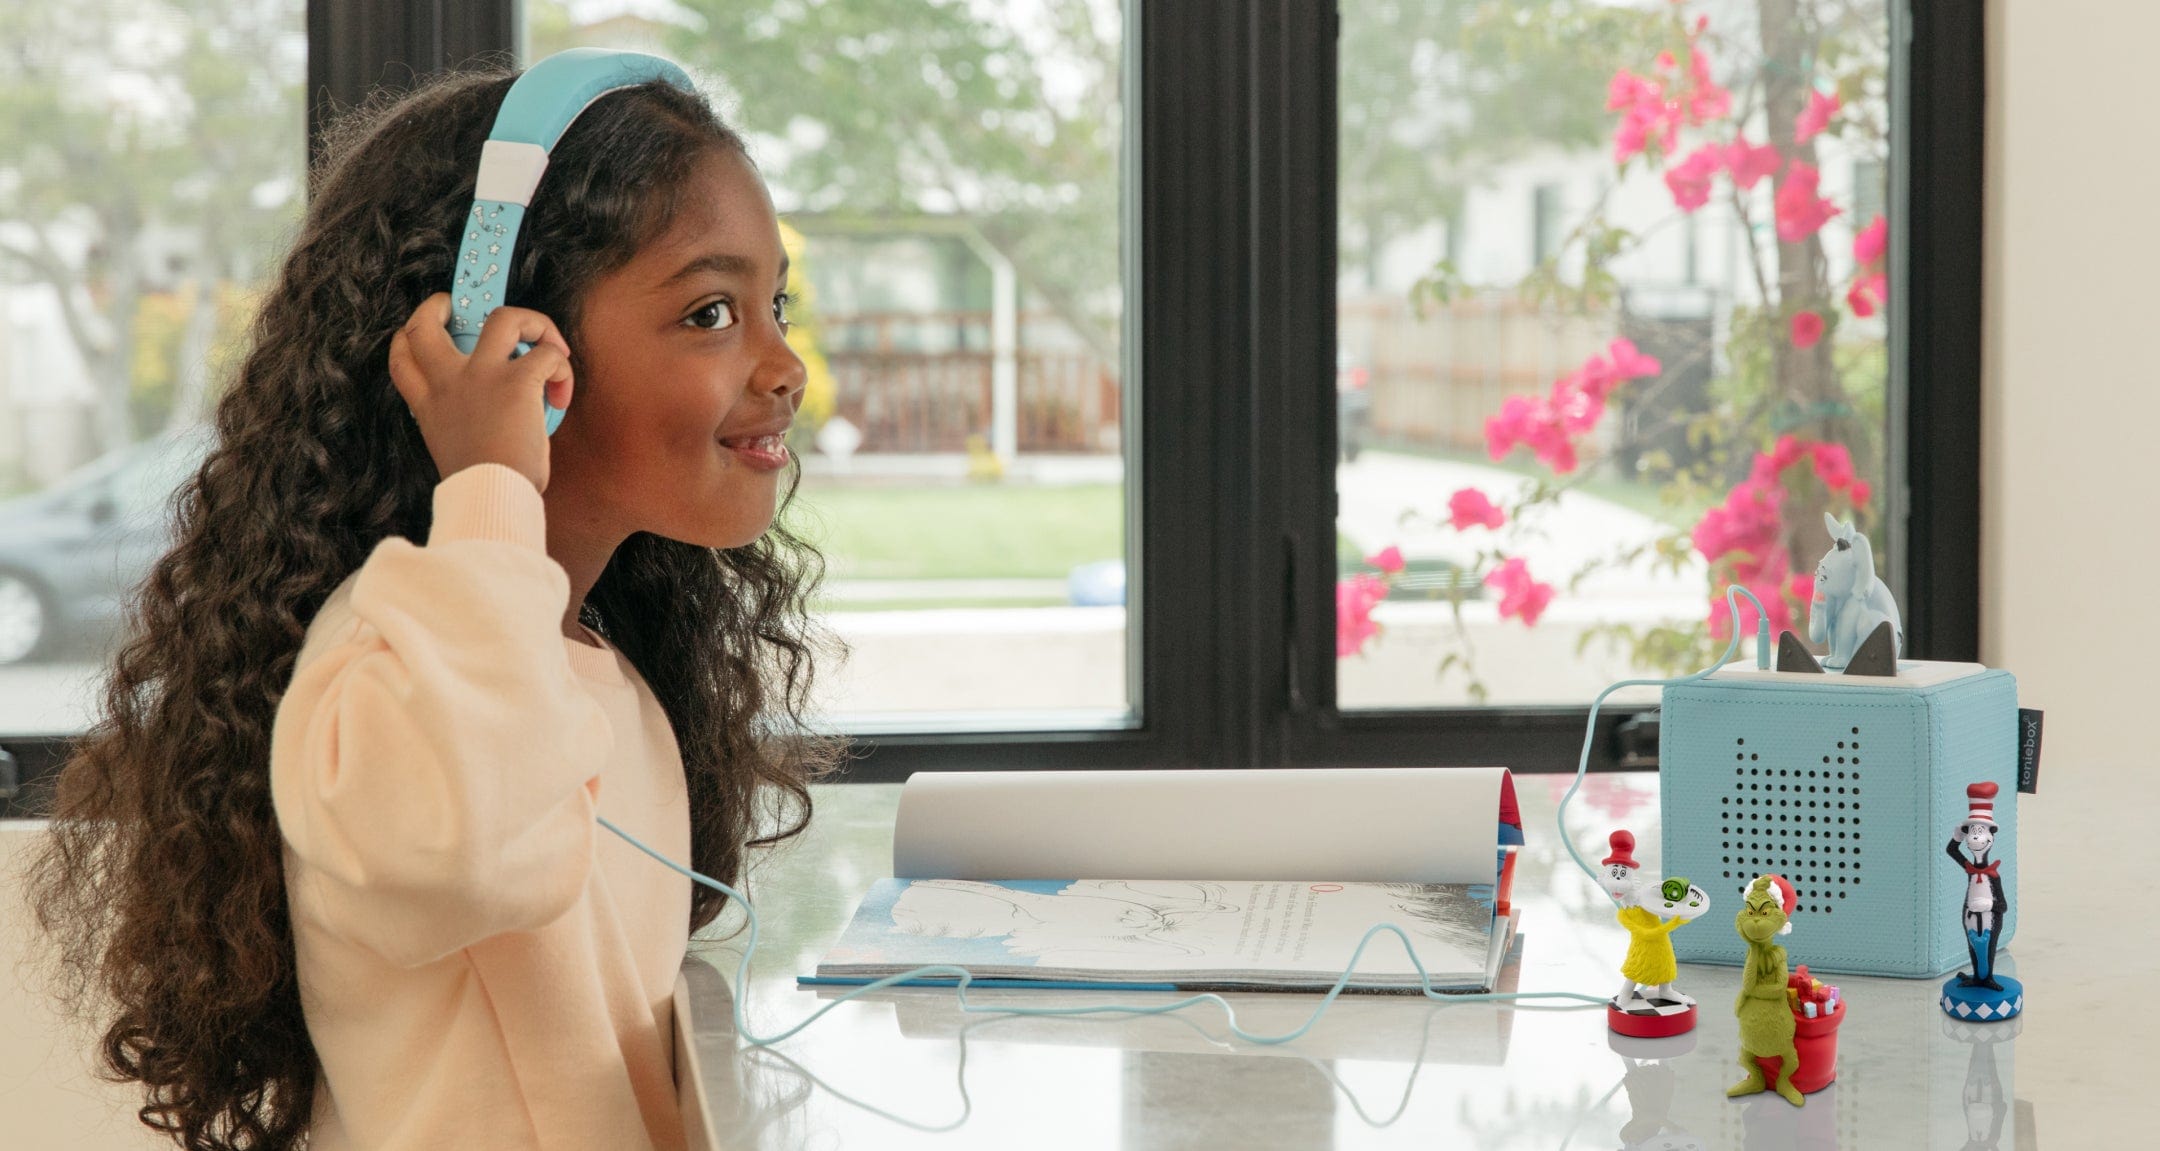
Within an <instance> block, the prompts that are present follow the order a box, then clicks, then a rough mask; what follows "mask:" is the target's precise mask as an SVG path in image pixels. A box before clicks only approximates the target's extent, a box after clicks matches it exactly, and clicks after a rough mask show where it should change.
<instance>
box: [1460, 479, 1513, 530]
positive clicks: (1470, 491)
mask: <svg viewBox="0 0 2160 1151" xmlns="http://www.w3.org/2000/svg"><path fill="white" fill-rule="evenodd" d="M1447 504H1448V522H1449V523H1451V524H1454V525H1455V530H1456V531H1459V532H1460V531H1468V530H1469V529H1471V528H1474V527H1487V528H1497V527H1499V526H1500V525H1501V524H1503V523H1506V522H1507V516H1506V515H1505V514H1504V513H1503V512H1501V510H1500V509H1499V508H1498V507H1496V506H1494V504H1493V502H1492V501H1491V500H1489V499H1486V498H1485V493H1484V492H1481V491H1479V490H1477V489H1476V488H1464V489H1462V490H1461V491H1459V492H1456V493H1455V494H1454V495H1452V496H1449V497H1448V502H1447Z"/></svg>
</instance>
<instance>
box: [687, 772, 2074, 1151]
mask: <svg viewBox="0 0 2160 1151" xmlns="http://www.w3.org/2000/svg"><path fill="white" fill-rule="evenodd" d="M1567 782H1568V780H1567V778H1566V777H1543V776H1527V777H1523V776H1519V777H1517V787H1518V791H1519V794H1520V799H1521V802H1522V807H1523V817H1524V824H1525V826H1526V827H1531V828H1537V829H1549V828H1550V827H1551V826H1552V819H1553V811H1554V808H1555V806H1556V804H1557V801H1558V799H1559V796H1560V793H1561V792H1562V790H1564V788H1565V786H1566V784H1567ZM1656 786H1657V781H1656V777H1655V776H1654V775H1647V774H1619V775H1602V776H1592V777H1590V778H1589V779H1588V780H1587V781H1586V782H1585V784H1584V787H1583V790H1582V792H1581V793H1580V794H1579V795H1578V796H1577V797H1576V801H1575V802H1574V803H1573V804H1571V805H1570V808H1569V812H1568V816H1569V823H1570V825H1571V828H1570V830H1571V832H1572V833H1573V835H1574V836H1575V840H1576V842H1577V843H1579V844H1593V843H1601V842H1603V840H1604V837H1605V834H1606V832H1608V831H1609V830H1611V829H1612V828H1614V827H1621V826H1625V827H1628V828H1631V829H1632V830H1634V831H1635V832H1636V834H1637V835H1638V836H1639V837H1641V838H1642V841H1643V842H1644V843H1645V844H1646V845H1654V844H1656V843H1657V841H1658V840H1657V830H1658V829H1657V823H1658V802H1657V791H1656ZM898 799H899V787H898V786H897V785H865V784H855V785H833V786H823V787H820V788H819V789H817V792H816V801H817V814H816V817H815V818H814V819H813V821H812V825H811V830H810V831H809V832H807V833H805V835H804V836H803V837H802V838H801V839H800V840H798V841H797V842H795V843H793V844H791V845H789V846H788V847H787V848H786V849H784V850H783V851H781V852H780V853H778V854H777V855H775V856H773V857H771V858H769V859H766V860H764V861H762V862H761V863H760V864H759V867H758V870H757V871H755V872H754V873H753V875H752V876H751V883H752V887H751V889H750V895H751V897H752V898H753V899H756V900H758V901H759V907H760V908H761V909H762V918H761V920H760V922H761V931H760V939H759V947H758V954H757V956H756V961H755V967H754V969H753V971H752V972H751V978H750V992H749V999H748V1003H749V1010H748V1014H749V1017H750V1019H751V1021H752V1026H753V1028H754V1029H755V1030H756V1031H758V1032H759V1033H764V1034H770V1033H773V1032H775V1031H779V1030H782V1029H784V1028H786V1027H789V1026H792V1025H793V1024H794V1023H796V1022H797V1021H799V1020H800V1019H802V1018H803V1017H804V1016H805V1015H807V1014H809V1013H810V1012H811V1011H814V1010H816V1009H817V1008H819V1007H821V1006H824V1005H825V1003H826V1001H827V1000H829V999H831V998H834V997H836V996H837V995H838V993H839V992H838V991H836V990H834V989H819V990H818V991H816V992H813V991H811V990H808V989H803V988H799V987H797V986H796V984H795V977H796V975H798V974H800V973H804V972H807V971H809V970H810V969H811V968H813V967H814V966H815V965H816V963H817V960H818V958H819V956H820V955H821V954H822V953H823V951H824V950H825V948H826V947H828V946H829V945H830V944H831V942H832V941H833V939H834V938H836V937H837V936H838V934H839V932H840V929H841V928H842V926H843V925H844V924H845V923H846V921H847V919H848V917H849V916H850V915H851V914H852V913H853V911H854V908H855V904H856V902H857V901H858V900H859V899H860V898H861V896H862V895H863V893H864V892H865V891H866V890H867V889H868V888H869V886H870V884H871V883H872V882H874V881H875V880H877V879H880V878H883V877H884V876H885V875H887V874H888V873H889V872H890V870H891V858H892V826H893V811H894V808H895V805H896V804H897V802H898ZM1530 841H1531V843H1530V846H1529V847H1528V848H1526V849H1525V852H1524V855H1523V857H1522V859H1521V860H1520V862H1519V864H1518V873H1517V877H1516V895H1517V897H1518V898H1517V903H1518V904H1519V905H1520V906H1521V907H1522V909H1523V918H1522V929H1521V941H1520V943H1519V945H1518V947H1517V949H1516V951H1515V954H1514V956H1513V957H1512V959H1511V962H1510V964H1509V965H1508V968H1507V970H1506V972H1505V973H1504V975H1503V983H1504V985H1506V989H1517V990H1525V991H1529V990H1570V991H1582V992H1586V993H1590V994H1596V995H1605V994H1610V993H1611V992H1612V991H1613V990H1615V989H1616V988H1617V984H1618V974H1617V969H1618V965H1619V961H1620V957H1621V956H1622V955H1623V954H1624V953H1625V952H1626V949H1627V936H1626V934H1625V933H1624V932H1623V931H1621V930H1620V928H1619V927H1618V925H1617V924H1615V923H1614V922H1613V917H1612V912H1611V905H1610V903H1609V902H1608V901H1607V900H1606V898H1605V896H1604V895H1603V894H1602V893H1600V892H1599V891H1597V890H1596V889H1595V888H1594V887H1593V886H1592V885H1591V884H1590V882H1589V881H1588V880H1587V879H1586V878H1585V877H1584V876H1583V875H1582V874H1581V873H1580V872H1579V871H1577V870H1576V869H1575V868H1574V867H1573V865H1572V864H1571V863H1570V862H1569V861H1568V860H1567V858H1566V855H1565V853H1564V851H1562V849H1561V848H1560V847H1559V845H1558V843H1557V842H1556V841H1555V839H1554V836H1552V835H1551V834H1549V833H1546V834H1538V833H1536V832H1535V831H1534V832H1533V833H1532V834H1531V836H1530ZM1651 854H1652V856H1653V858H1654V857H1655V850H1654V848H1653V849H1651ZM740 924H741V919H740V916H739V915H738V914H736V913H734V912H732V911H731V912H730V914H728V915H726V916H723V917H722V919H721V921H720V922H719V923H718V924H716V925H715V928H713V929H709V930H708V931H707V932H706V933H705V934H706V935H707V936H709V937H717V936H720V935H727V934H729V933H731V932H732V933H733V935H732V937H731V938H725V939H719V938H715V939H713V941H711V942H705V941H699V942H694V943H693V945H692V958H691V959H690V960H689V961H688V962H687V963H686V964H685V968H684V972H683V976H684V981H685V984H684V987H683V988H682V989H681V990H680V991H679V993H678V1010H679V1011H680V1012H681V1014H682V1015H683V1016H684V1017H683V1018H679V1019H678V1027H680V1028H682V1029H683V1035H682V1039H681V1042H680V1044H679V1047H680V1049H682V1050H683V1052H684V1054H685V1055H686V1056H687V1057H688V1061H689V1066H686V1067H684V1068H682V1069H681V1074H682V1076H683V1077H684V1079H685V1080H686V1083H685V1087H686V1090H687V1088H688V1083H687V1080H689V1079H692V1078H694V1079H695V1081H696V1083H697V1085H698V1090H699V1091H700V1092H701V1097H700V1098H699V1099H698V1100H696V1101H695V1102H697V1103H701V1104H702V1112H703V1118H704V1123H705V1125H706V1127H707V1128H708V1130H707V1132H706V1135H707V1137H708V1138H709V1140H710V1143H711V1145H712V1146H714V1147H721V1148H727V1149H729V1151H747V1149H750V1148H757V1149H760V1151H777V1149H783V1148H785V1149H795V1148H876V1149H881V1151H882V1149H888V1148H890V1149H903V1148H911V1147H937V1148H954V1149H957V1148H997V1149H1000V1151H1006V1149H1011V1148H1031V1149H1039V1151H1049V1149H1054V1148H1068V1147H1069V1148H1086V1149H1091V1151H1093V1149H1107V1148H1121V1149H1123V1151H1171V1149H1188V1148H1190V1149H1198V1148H1240V1149H1248V1148H1249V1149H1267V1148H1301V1149H1302V1148H1344V1149H1351V1148H1386V1147H1419V1148H1431V1147H1449V1148H1453V1147H1463V1148H1490V1149H1495V1151H1510V1149H1515V1148H1525V1149H1527V1148H1537V1149H1539V1151H1553V1149H1554V1148H1571V1147H1572V1148H1606V1149H1609V1148H1624V1149H1629V1151H1632V1149H1636V1148H1644V1149H1675V1148H1730V1149H1733V1151H1785V1149H1794V1151H1799V1149H1806V1151H1827V1149H1830V1148H1846V1149H1853V1148H1898V1149H1905V1148H1935V1147H1943V1148H1960V1149H1975V1151H1976V1149H1980V1148H1995V1149H2001V1151H2007V1149H2010V1148H2023V1149H2025V1151H2032V1149H2033V1148H2034V1147H2035V1146H2036V1142H2037V1141H2036V1139H2035V1137H2034V1130H2035V1116H2034V1108H2033V1106H2032V1104H2031V1103H2030V1102H2027V1101H2021V1100H2019V1099H2018V1097H2017V1094H2016V1090H2015V1076H2014V1064H2015V1062H2016V1060H2015V1058H2014V1055H2015V1053H2016V1050H2017V1048H2018V1047H2019V1046H2020V1044H2019V1042H2018V1040H2019V1037H2020V1036H2021V1035H2022V1034H2023V1031H2024V1026H2025V1023H2026V1019H2024V1018H2020V1019H2014V1020H2011V1021H2009V1022H2008V1023H2003V1024H1969V1023H1957V1022H1954V1021H1952V1020H1950V1019H1949V1018H1948V1017H1946V1016H1945V1015H1944V1014H1943V1013H1942V1011H1941V1010H1940V1009H1938V1008H1937V1007H1936V1005H1935V989H1936V987H1937V985H1938V983H1939V982H1940V980H1902V979H1871V978H1865V977H1859V976H1839V977H1837V979H1836V982H1837V983H1838V984H1839V985H1840V986H1841V987H1842V989H1843V991H1844V995H1845V998H1846V1002H1847V1003H1848V1004H1849V1005H1850V1011H1851V1015H1850V1017H1849V1021H1848V1023H1847V1024H1846V1025H1845V1026H1844V1027H1843V1028H1842V1029H1841V1034H1840V1038H1839V1048H1838V1057H1837V1058H1838V1081H1837V1082H1836V1083H1834V1084H1832V1085H1831V1086H1830V1087H1828V1088H1826V1089H1824V1090H1823V1091H1821V1092H1818V1093H1816V1094H1814V1095H1810V1096H1808V1099H1807V1105H1806V1106H1805V1107H1803V1108H1794V1107H1792V1106H1791V1105H1790V1104H1788V1103H1786V1102H1785V1101H1784V1100H1783V1099H1780V1098H1778V1097H1776V1096H1775V1095H1770V1094H1764V1095H1758V1096H1754V1097H1752V1098H1748V1099H1744V1100H1737V1101H1735V1100H1728V1099H1726V1097H1725V1093H1724V1092H1725V1087H1726V1086H1727V1085H1728V1084H1731V1083H1733V1082H1736V1081H1737V1080H1738V1079H1739V1078H1740V1077H1741V1065H1740V1062H1739V1036H1738V1033H1737V1029H1736V1027H1735V1024H1734V1021H1733V1016H1732V1012H1731V1004H1732V1001H1733V997H1734V995H1735V994H1736V992H1737V991H1738V989H1739V972H1738V971H1737V969H1733V968H1722V967H1709V966H1699V965H1692V964H1684V965H1682V967H1681V975H1680V979H1679V986H1680V988H1681V989H1682V990H1683V991H1686V992H1688V993H1689V994H1691V995H1693V996H1694V997H1695V998H1697V999H1698V1000H1700V1001H1701V1003H1702V1011H1701V1024H1700V1026H1698V1027H1697V1029H1696V1030H1695V1032H1694V1033H1693V1034H1691V1035H1688V1036H1682V1037H1679V1038H1677V1039H1672V1040H1659V1041H1645V1040H1628V1039H1625V1038H1622V1037H1618V1036H1614V1035H1612V1034H1611V1033H1610V1032H1609V1031H1608V1030H1607V1028H1606V1026H1605V1021H1604V1016H1603V1009H1602V1008H1597V1007H1589V1006H1582V1007H1576V1006H1564V1007H1538V1006H1531V1005H1521V1006H1513V1007H1510V1006H1502V1005H1496V1004H1491V1003H1467V1004H1448V1003H1435V1002H1433V1001H1431V1000H1427V999H1424V998H1422V997H1404V996H1371V995H1366V996H1345V997H1343V998H1342V999H1340V1000H1338V1001H1337V1002H1336V1003H1335V1005H1334V1006H1333V1007H1331V1008H1330V1009H1329V1010H1328V1012H1327V1013H1326V1015H1324V1016H1323V1017H1322V1018H1321V1020H1320V1021H1319V1023H1318V1024H1316V1025H1315V1026H1314V1028H1313V1029H1312V1031H1310V1032H1309V1033H1307V1034H1306V1035H1305V1036H1303V1037H1301V1038H1299V1039H1298V1040H1296V1041H1295V1042H1292V1043H1287V1044H1282V1045H1278V1046H1255V1045H1252V1044H1249V1043H1244V1042H1241V1041H1238V1040H1237V1039H1235V1038H1234V1037H1232V1036H1231V1035H1230V1034H1229V1030H1228V1027H1227V1026H1226V1022H1225V1020H1224V1017H1223V1014H1222V1012H1221V1011H1220V1010H1219V1009H1217V1008H1214V1007H1212V1006H1209V1005H1201V1006H1196V1007H1193V1008H1190V1009H1188V1010H1185V1011H1182V1012H1179V1013H1178V1014H1176V1015H1169V1016H1149V1017H1138V1018H1134V1017H1105V1018H1065V1019H1045V1018H1034V1017H1015V1016H1009V1015H1008V1016H1000V1015H995V1014H966V1013H963V1012H962V1011H961V1010H960V1009H959V1007H958V1005H957V1003H956V1001H955V998H954V995H953V993H952V992H951V991H950V990H944V989H927V988H925V989H903V988H894V989H888V990H886V991H883V992H879V993H877V994H875V995H872V996H866V997H863V998H862V999H859V1000H857V1001H854V1002H850V1003H845V1004H841V1005H839V1006H838V1007H837V1008H835V1009H834V1010H833V1011H832V1012H831V1013H830V1014H828V1015H827V1016H826V1017H825V1018H824V1019H822V1020H820V1021H819V1022H818V1023H816V1024H815V1025H813V1026H811V1027H810V1028H809V1029H808V1030H806V1031H804V1032H802V1033H801V1034H799V1035H796V1036H794V1037H792V1038H790V1039H787V1040H784V1041H782V1042H781V1043H778V1044H776V1045H773V1046H771V1047H764V1048H751V1047H744V1046H742V1045H741V1044H740V1043H739V1042H738V1040H737V1038H736V1034H735V1027H734V1019H733V1000H732V998H731V995H730V992H729V987H730V985H732V983H733V982H734V979H735V973H736V965H737V963H738V962H739V960H740V955H741V945H742V940H743V936H742V934H741V933H740V932H739V931H738V930H737V929H738V928H739V927H740ZM1691 930H1731V923H1730V916H1729V913H1727V912H1723V911H1720V910H1715V909H1714V910H1713V912H1712V914H1711V918H1710V919H1709V920H1708V921H1706V922H1705V923H1704V924H1703V925H1701V926H1700V927H1699V928H1691ZM1805 932H1806V925H1805V924H1804V923H1796V925H1795V935H1793V936H1791V937H1788V939H1787V940H1786V941H1785V942H1786V944H1787V946H1788V947H1789V948H1791V950H1792V952H1793V954H1794V958H1795V962H1805V961H1806V934H1805ZM2017 950H2018V945H2017V944H2016V943H2013V944H2011V945H2010V947H2009V948H2007V949H2006V950H2005V952H2004V958H2003V961H2002V964H2001V966H2002V969H2003V970H2004V971H2006V972H2007V973H2010V974H2018V971H2017V967H2016V957H2015V954H2014V953H2015V952H2016V951H2017ZM723 975H724V977H723ZM1149 997H1150V994H1149V993H1144V992H1129V991H1128V992H1115V993H1110V992H1105V993H1088V992H1021V991H981V992H977V993H975V994H974V995H973V996H972V997H971V1001H972V1002H973V1003H974V1004H976V1005H977V1006H986V1005H990V1006H994V1005H997V1004H1000V1003H1011V1004H1015V1005H1031V1006H1042V1005H1047V1004H1051V1003H1055V1004H1057V1005H1061V1006H1062V1005H1070V1004H1077V1003H1084V1002H1088V1001H1090V1000H1091V999H1092V1000H1099V1001H1102V1002H1134V1001H1140V1000H1146V999H1148V998H1149ZM1225 998H1227V999H1229V1000H1230V1001H1231V1002H1232V1003H1233V1004H1235V1005H1236V1007H1237V1010H1238V1015H1239V1022H1240V1024H1241V1025H1242V1026H1244V1027H1245V1028H1246V1029H1247V1030H1248V1031H1254V1032H1260V1033H1264V1034H1279V1033H1282V1032H1286V1031H1289V1030H1292V1029H1294V1028H1295V1027H1297V1026H1298V1025H1299V1024H1300V1023H1302V1022H1304V1021H1305V1019H1306V1018H1307V1017H1308V1016H1310V1015H1311V1013H1312V1011H1313V1009H1314V1008H1315V1007H1316V1006H1317V1005H1318V1003H1319V996H1317V995H1273V994H1257V993H1254V994H1241V995H1229V996H1226V997H1225ZM2041 1002H2044V1000H2043V1001H2041ZM2039 1010H2041V1008H2039V1006H2038V1004H2036V1008H2035V1011H2034V1013H2035V1014H2037V1013H2038V1011H2039ZM2077 1038H2078V1037H2077V1035H2076V1034H2075V1033H2074V1032H2070V1033H2066V1032H2064V1031H2063V1029H2061V1028H2056V1029H2055V1030H2054V1033H2053V1034H2052V1035H2051V1037H2050V1041H2052V1042H2053V1043H2054V1044H2056V1045H2057V1047H2059V1048H2060V1054H2061V1057H2064V1058H2089V1057H2090V1056H2089V1055H2086V1054H2084V1053H2082V1052H2081V1051H2080V1049H2079V1044H2078V1042H2077ZM2025 1042H2026V1043H2027V1044H2028V1045H2029V1044H2031V1043H2032V1042H2034V1040H2026V1041H2025ZM2028 1054H2029V1053H2028ZM2074 1129H2075V1128H2073V1127H2070V1126H2067V1125H2066V1127H2065V1130H2066V1131H2068V1130H2074ZM2063 1145H2064V1146H2087V1145H2091V1144H2088V1143H2087V1142H2085V1141H2083V1140H2072V1141H2070V1142H2068V1143H2065V1144H2063Z"/></svg>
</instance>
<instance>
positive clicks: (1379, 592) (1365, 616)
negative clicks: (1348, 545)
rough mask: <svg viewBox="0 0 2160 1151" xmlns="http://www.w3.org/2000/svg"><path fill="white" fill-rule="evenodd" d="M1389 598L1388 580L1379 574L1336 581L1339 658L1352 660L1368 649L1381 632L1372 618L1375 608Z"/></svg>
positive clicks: (1336, 649)
mask: <svg viewBox="0 0 2160 1151" xmlns="http://www.w3.org/2000/svg"><path fill="white" fill-rule="evenodd" d="M1386 598H1387V580H1385V579H1383V578H1381V577H1379V576H1376V575H1354V576H1351V577H1350V578H1349V579H1346V580H1338V581H1336V583H1335V658H1337V659H1348V658H1350V657H1351V656H1353V655H1356V654H1357V653H1358V652H1360V651H1363V650H1364V649H1365V643H1366V641H1368V640H1370V639H1372V637H1374V636H1376V635H1378V634H1380V628H1379V625H1377V624H1375V623H1373V621H1372V611H1373V607H1374V606H1375V605H1377V604H1378V603H1379V602H1380V601H1381V600H1384V599H1386Z"/></svg>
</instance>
